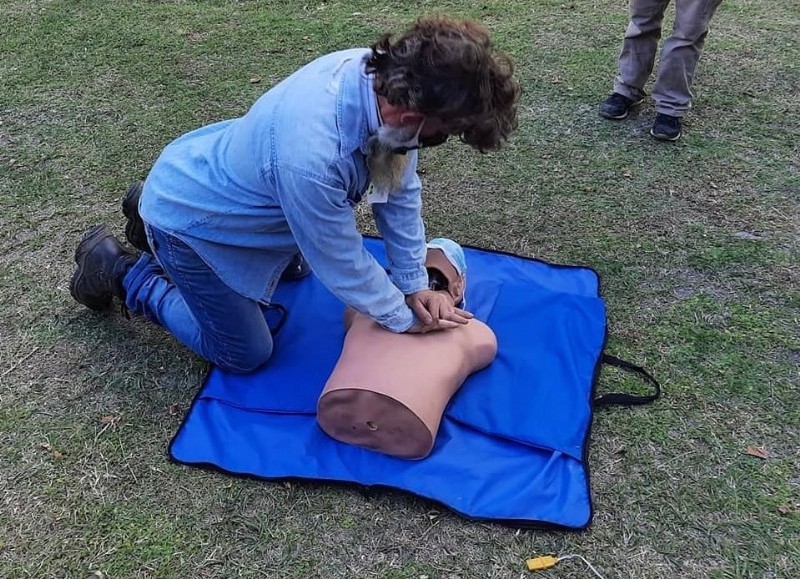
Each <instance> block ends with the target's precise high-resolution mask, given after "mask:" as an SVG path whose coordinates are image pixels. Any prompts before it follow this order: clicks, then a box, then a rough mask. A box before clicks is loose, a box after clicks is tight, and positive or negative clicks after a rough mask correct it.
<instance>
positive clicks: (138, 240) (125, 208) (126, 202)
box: [122, 181, 152, 253]
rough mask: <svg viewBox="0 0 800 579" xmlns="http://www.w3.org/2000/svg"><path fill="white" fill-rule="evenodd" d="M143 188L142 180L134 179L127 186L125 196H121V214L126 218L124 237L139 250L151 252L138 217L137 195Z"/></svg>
mask: <svg viewBox="0 0 800 579" xmlns="http://www.w3.org/2000/svg"><path fill="white" fill-rule="evenodd" d="M143 188H144V182H143V181H136V182H135V183H132V184H131V186H130V187H128V191H127V193H125V197H123V198H122V214H123V215H124V216H125V219H126V220H127V222H126V223H125V239H127V240H128V243H130V244H131V245H132V246H133V247H135V248H136V249H138V250H139V251H144V252H146V253H152V250H151V249H150V245H149V244H148V243H147V234H146V233H145V231H144V221H142V218H141V217H139V206H138V205H139V197H140V196H141V194H142V189H143Z"/></svg>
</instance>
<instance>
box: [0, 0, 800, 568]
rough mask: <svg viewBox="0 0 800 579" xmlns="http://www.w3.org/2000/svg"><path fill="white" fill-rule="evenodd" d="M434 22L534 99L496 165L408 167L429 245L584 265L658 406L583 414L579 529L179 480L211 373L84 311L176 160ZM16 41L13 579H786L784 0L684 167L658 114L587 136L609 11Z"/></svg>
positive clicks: (63, 7)
mask: <svg viewBox="0 0 800 579" xmlns="http://www.w3.org/2000/svg"><path fill="white" fill-rule="evenodd" d="M432 11H437V12H443V13H449V14H453V15H459V16H471V17H477V18H479V19H480V20H482V21H483V22H484V23H485V24H486V25H488V26H489V27H490V28H491V29H492V30H493V32H494V34H495V38H496V42H497V44H498V45H499V46H501V47H502V48H504V49H505V50H507V51H508V52H509V53H511V55H512V56H513V57H514V58H515V60H516V62H517V64H518V73H519V78H520V80H521V82H522V85H523V87H524V91H525V92H524V97H523V101H522V107H521V117H520V121H521V123H520V129H519V132H518V134H517V135H516V137H515V138H514V139H513V142H512V143H511V144H510V145H509V146H508V147H507V148H506V150H505V151H503V152H502V153H498V154H493V155H489V156H479V155H477V154H473V153H471V152H469V151H467V150H464V148H463V147H459V146H458V145H457V144H455V143H451V144H448V145H446V146H445V147H443V148H442V149H441V150H436V151H430V152H426V153H424V154H423V155H422V162H421V165H422V168H423V169H424V171H425V173H424V185H425V212H426V222H427V224H428V229H429V232H430V234H431V235H446V236H448V237H453V238H456V239H459V240H461V241H463V242H464V243H468V244H473V245H480V246H484V247H489V248H497V249H503V250H507V251H512V252H516V253H521V254H525V255H530V256H535V257H541V258H544V259H547V260H549V261H555V262H562V263H580V264H586V265H591V266H593V267H595V268H596V269H597V270H598V271H599V272H600V274H601V275H602V277H603V282H604V295H605V297H606V300H607V303H608V307H609V318H610V320H609V323H610V331H611V341H610V344H609V351H610V352H612V353H615V354H617V355H621V356H623V357H626V358H629V359H632V360H634V361H636V362H638V363H641V364H643V365H644V366H646V367H647V368H649V369H650V370H651V371H652V372H653V373H654V374H655V375H656V376H658V377H659V378H660V379H661V380H662V382H663V384H664V388H665V392H666V394H665V397H664V398H663V400H661V401H659V402H657V403H656V404H654V405H652V406H649V407H644V408H637V409H630V410H627V409H614V410H604V411H601V412H598V414H597V415H596V418H595V423H594V427H593V442H592V446H591V452H590V463H591V468H592V483H593V490H594V499H595V510H596V516H595V520H594V524H593V526H592V527H591V528H590V530H589V531H587V532H582V533H563V532H517V531H515V530H511V529H507V528H504V527H501V526H495V525H486V524H478V523H474V522H467V521H464V520H462V519H460V518H458V517H457V516H455V515H453V514H450V513H448V512H447V511H443V510H442V509H440V508H438V507H436V506H435V505H431V504H429V503H426V502H424V501H421V500H418V499H416V498H414V497H410V496H407V495H405V494H402V493H399V492H398V493H394V492H385V493H379V494H377V495H374V496H372V497H371V498H369V499H367V498H365V497H364V496H363V495H362V494H361V493H359V492H358V490H356V489H350V488H341V487H336V488H332V487H328V486H325V485H316V484H301V485H298V484H294V483H293V484H284V483H264V482H255V481H248V480H238V479H233V478H229V477H225V476H222V475H216V474H212V473H207V472H203V471H199V470H193V469H187V468H183V467H180V466H176V465H173V464H171V463H170V462H169V461H168V460H167V457H166V454H165V449H166V445H167V443H168V441H169V439H170V438H171V436H172V435H173V434H174V432H175V430H176V428H177V427H178V425H179V423H180V420H181V418H182V416H183V413H184V412H185V410H186V408H187V407H188V404H189V402H190V401H191V399H192V397H193V395H194V393H195V391H196V389H197V387H198V385H199V384H200V381H201V379H202V377H203V374H204V372H205V365H204V364H203V363H202V362H201V361H199V360H198V359H196V358H195V357H194V356H192V355H190V354H188V353H187V352H186V351H185V350H184V349H183V348H181V347H179V346H178V345H176V344H175V343H174V342H173V341H172V340H171V339H170V338H169V337H168V336H166V335H165V334H164V333H163V332H162V331H160V330H158V329H156V328H153V327H151V326H149V325H148V324H146V323H145V322H143V321H142V320H138V319H133V320H130V321H128V320H125V319H124V318H122V317H120V316H119V315H115V314H108V315H95V314H92V313H90V312H88V311H86V310H85V309H83V308H81V307H79V306H78V305H76V304H75V303H74V302H73V301H72V300H71V298H70V296H69V292H68V288H67V284H68V280H69V277H70V275H71V272H72V267H73V264H72V253H73V251H74V247H75V244H76V242H77V240H78V239H79V238H80V235H81V234H82V232H83V231H84V230H85V229H86V228H87V227H88V226H90V225H91V224H93V223H96V222H107V223H110V224H113V227H114V228H115V231H117V232H118V233H121V231H122V223H121V215H120V213H119V210H118V208H119V205H118V203H119V199H120V196H121V195H122V193H123V191H124V188H125V185H126V184H127V183H128V182H129V181H130V180H132V179H134V178H137V177H139V176H141V175H143V174H145V173H146V171H147V169H148V167H149V165H150V164H151V163H152V161H153V160H154V158H155V157H156V155H157V154H158V153H159V151H160V149H161V147H163V146H164V145H165V144H166V143H167V142H168V141H169V140H171V139H172V138H174V137H175V136H177V135H179V134H181V133H182V132H185V131H187V130H189V129H192V128H195V127H197V126H198V125H201V124H203V123H207V122H210V121H214V120H219V119H223V118H229V117H231V116H237V115H239V114H241V113H243V112H244V111H245V110H246V109H247V107H248V106H249V104H250V103H251V102H252V101H253V100H254V99H255V98H256V97H257V96H258V95H259V94H260V93H261V92H262V91H264V90H266V89H267V88H268V87H269V86H270V85H272V84H274V83H275V82H276V81H278V80H279V79H280V78H282V77H283V76H285V75H286V74H288V73H289V72H290V71H292V70H293V69H295V68H296V67H297V66H299V65H301V64H303V63H304V62H306V61H308V60H310V59H311V58H313V57H314V56H315V55H318V54H320V53H323V52H326V51H330V50H333V49H338V48H343V47H349V46H354V45H366V44H368V43H370V42H371V41H372V40H373V39H374V38H375V37H376V36H377V35H378V33H380V32H382V31H384V30H386V29H395V28H397V27H402V26H403V25H405V24H407V23H408V22H409V21H411V20H412V19H413V18H414V17H415V16H417V15H419V14H421V13H429V12H432ZM669 14H672V12H671V11H670V13H669ZM669 18H670V17H669V16H668V20H669ZM0 21H2V22H3V23H4V24H5V26H4V30H5V31H4V33H3V34H2V36H0V244H1V245H0V247H2V252H1V253H0V287H2V293H1V294H0V304H1V305H2V307H0V501H2V502H1V503H0V576H2V577H8V578H23V577H53V578H56V577H57V578H67V577H69V578H73V577H74V578H86V577H95V578H104V577H107V578H127V577H157V578H171V577H176V578H177V577H239V576H241V577H276V578H282V577H375V578H378V577H380V578H386V579H389V578H393V579H400V578H409V579H420V578H422V577H426V576H427V577H429V578H434V577H436V578H454V577H492V578H495V577H496V578H506V577H508V578H516V577H520V576H523V575H524V574H525V572H524V560H525V558H526V557H530V556H533V555H535V554H541V553H550V552H555V553H561V554H564V553H579V554H582V555H584V556H585V557H587V558H588V559H589V560H590V561H593V562H594V563H595V565H596V566H597V567H598V568H599V569H600V570H601V571H602V572H603V573H604V575H605V576H606V577H607V578H611V577H635V578H668V577H669V578H673V577H718V578H722V577H726V578H727V577H759V578H765V579H766V578H770V579H774V578H778V577H781V578H793V577H798V576H800V460H798V459H799V458H800V450H799V445H798V443H800V405H798V391H799V388H800V335H799V332H798V327H799V326H800V324H798V319H799V318H800V265H798V264H800V255H799V251H798V248H799V247H800V211H798V208H799V201H798V199H800V150H798V149H799V147H798V143H800V116H798V114H797V111H798V109H800V65H798V62H800V37H798V35H797V30H798V27H799V26H800V8H798V4H797V3H796V2H795V1H794V0H773V1H767V0H726V1H725V2H723V4H722V6H721V7H720V9H719V11H718V13H717V16H716V17H715V21H714V25H713V30H712V32H711V34H710V36H709V39H708V42H707V47H706V51H705V53H704V54H703V58H702V60H701V63H700V67H699V70H698V75H697V80H696V83H695V94H696V100H695V109H694V110H693V111H692V113H691V115H690V116H689V117H688V119H687V122H686V135H685V138H684V139H683V140H682V141H680V142H679V143H677V144H663V143H656V142H654V141H653V140H651V139H650V138H649V136H648V135H647V130H648V129H649V123H650V122H651V117H652V114H653V110H652V107H651V105H649V104H645V105H644V106H643V107H642V109H641V110H640V112H639V113H638V114H636V115H634V116H633V117H632V118H630V119H628V120H626V121H624V122H615V123H612V122H607V121H603V120H601V119H600V118H599V117H598V116H597V114H596V105H597V103H598V101H599V100H600V99H601V98H603V97H604V96H605V95H606V94H607V92H608V90H609V88H610V81H611V78H612V77H613V75H614V72H615V59H616V55H617V52H618V50H619V44H620V41H621V36H622V33H623V30H624V27H625V23H626V3H625V2H623V1H622V0H616V1H612V0H595V1H592V2H565V0H557V1H556V0H538V1H533V0H483V1H481V2H472V1H466V0H464V1H456V0H449V1H441V2H432V1H414V2H412V1H409V2H402V3H401V2H390V3H378V4H377V5H376V3H374V2H367V1H366V0H352V1H344V0H331V1H324V0H315V1H314V2H307V3H306V2H278V1H262V2H253V1H250V2H247V1H240V2H232V1H222V0H215V1H204V2H181V1H177V0H175V1H169V2H166V1H165V2H152V1H143V0H138V1H130V2H124V3H123V2H103V1H100V0H73V1H67V0H52V1H48V0H5V1H4V2H3V3H2V5H1V6H0ZM254 78H258V79H260V82H257V83H256V82H251V79H254ZM364 228H365V231H368V232H369V231H370V226H369V224H368V223H367V222H364ZM600 387H601V389H603V390H606V389H620V388H635V387H636V382H635V381H633V380H629V379H628V378H625V377H624V376H621V375H619V374H617V373H614V372H606V373H604V374H603V376H602V380H601V386H600ZM748 446H754V447H763V448H764V449H765V450H766V452H767V458H766V459H761V458H756V457H753V456H750V455H748V454H746V453H745V451H746V449H747V448H748ZM543 576H544V577H588V576H589V574H588V571H587V570H586V568H585V567H584V566H583V565H582V564H581V563H580V562H577V561H570V562H564V563H562V564H561V565H560V566H559V567H557V568H555V569H554V570H553V571H551V572H548V574H544V575H543Z"/></svg>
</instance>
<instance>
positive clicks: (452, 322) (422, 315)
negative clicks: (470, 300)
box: [406, 289, 473, 334]
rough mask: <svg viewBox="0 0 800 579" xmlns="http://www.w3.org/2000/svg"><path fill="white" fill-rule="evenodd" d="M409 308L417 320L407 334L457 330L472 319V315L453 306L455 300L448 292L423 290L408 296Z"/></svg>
mask: <svg viewBox="0 0 800 579" xmlns="http://www.w3.org/2000/svg"><path fill="white" fill-rule="evenodd" d="M406 303H407V304H408V307H410V308H411V310H412V311H413V312H414V314H415V315H416V317H417V320H416V321H415V322H414V325H413V326H411V327H410V328H409V329H408V330H406V332H407V333H410V334H425V333H427V332H433V331H436V330H444V329H448V328H456V327H458V326H460V325H463V324H466V323H467V322H469V321H470V320H471V319H472V317H473V316H472V314H471V313H470V312H468V311H465V310H462V309H459V308H457V307H455V305H454V304H453V298H452V297H451V296H450V295H449V294H447V293H446V292H441V291H433V290H428V289H425V290H421V291H418V292H416V293H413V294H409V295H407V296H406Z"/></svg>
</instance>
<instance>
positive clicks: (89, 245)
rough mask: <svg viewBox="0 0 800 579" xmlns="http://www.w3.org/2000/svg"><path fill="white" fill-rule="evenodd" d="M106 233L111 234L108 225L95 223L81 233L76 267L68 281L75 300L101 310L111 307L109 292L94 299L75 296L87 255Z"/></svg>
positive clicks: (76, 255) (92, 308) (81, 279)
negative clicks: (81, 237)
mask: <svg viewBox="0 0 800 579" xmlns="http://www.w3.org/2000/svg"><path fill="white" fill-rule="evenodd" d="M108 235H111V232H109V231H108V227H106V226H105V225H95V226H94V227H92V228H91V229H90V230H89V231H87V232H86V233H85V234H84V235H83V239H81V242H80V243H79V244H78V247H77V248H76V249H75V263H76V264H78V269H76V270H75V273H73V274H72V279H71V280H70V282H69V293H70V295H71V296H72V298H73V299H74V300H75V301H76V302H78V303H79V304H83V305H84V306H86V307H87V308H89V309H90V310H95V311H102V310H106V309H108V308H109V307H111V301H112V296H111V295H110V294H109V295H108V296H107V297H101V298H97V299H96V300H81V299H79V298H78V296H77V287H78V285H79V284H80V283H81V282H82V281H83V276H84V269H85V267H86V258H87V256H88V255H89V253H90V252H91V250H92V249H94V247H95V246H96V245H97V244H98V243H100V242H101V241H102V240H103V239H105V238H106V237H107V236H108Z"/></svg>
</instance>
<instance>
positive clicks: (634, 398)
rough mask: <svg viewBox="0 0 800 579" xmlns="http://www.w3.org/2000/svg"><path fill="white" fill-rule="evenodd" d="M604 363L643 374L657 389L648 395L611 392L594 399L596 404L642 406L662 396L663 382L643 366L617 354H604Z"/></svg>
mask: <svg viewBox="0 0 800 579" xmlns="http://www.w3.org/2000/svg"><path fill="white" fill-rule="evenodd" d="M602 362H603V364H608V365H609V366H615V367H617V368H620V369H622V370H625V371H626V372H632V373H634V374H638V375H639V376H641V377H642V378H643V379H644V380H645V381H646V382H648V383H649V384H651V385H652V386H653V388H654V389H655V392H654V393H653V394H650V395H647V396H640V395H636V394H624V393H622V392H611V393H609V394H603V395H602V396H600V397H599V398H595V399H594V405H595V406H609V405H612V404H616V405H621V406H640V405H642V404H650V403H651V402H653V401H654V400H657V399H658V398H659V397H660V396H661V384H659V383H658V380H656V379H655V378H653V376H651V375H650V373H649V372H648V371H647V370H645V369H644V368H642V367H641V366H637V365H636V364H631V363H630V362H628V361H626V360H623V359H621V358H617V357H616V356H612V355H611V354H603V358H602Z"/></svg>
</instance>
